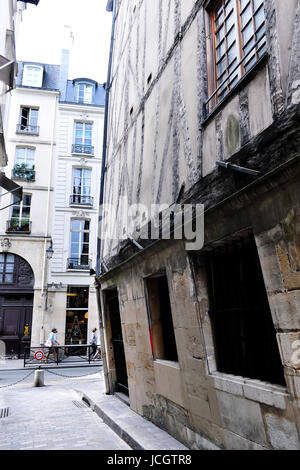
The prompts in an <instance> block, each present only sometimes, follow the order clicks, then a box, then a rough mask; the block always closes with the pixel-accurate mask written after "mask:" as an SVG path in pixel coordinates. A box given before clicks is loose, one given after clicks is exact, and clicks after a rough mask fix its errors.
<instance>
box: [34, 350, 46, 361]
mask: <svg viewBox="0 0 300 470" xmlns="http://www.w3.org/2000/svg"><path fill="white" fill-rule="evenodd" d="M34 358H35V359H36V360H37V361H41V360H42V359H43V358H44V353H43V351H37V352H36V353H35V355H34Z"/></svg>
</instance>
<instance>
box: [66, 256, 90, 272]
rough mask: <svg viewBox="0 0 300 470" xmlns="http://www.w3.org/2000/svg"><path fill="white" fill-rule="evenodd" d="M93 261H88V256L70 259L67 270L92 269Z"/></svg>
mask: <svg viewBox="0 0 300 470" xmlns="http://www.w3.org/2000/svg"><path fill="white" fill-rule="evenodd" d="M91 265H92V260H90V259H88V255H81V256H80V257H79V258H68V260H67V269H76V270H79V271H80V270H85V271H88V270H89V269H90V268H91Z"/></svg>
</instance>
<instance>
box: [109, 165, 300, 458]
mask: <svg viewBox="0 0 300 470" xmlns="http://www.w3.org/2000/svg"><path fill="white" fill-rule="evenodd" d="M299 181H300V165H299V163H298V162H296V163H294V164H293V165H292V166H290V167H287V169H286V171H285V172H280V174H274V175H273V176H272V177H269V178H266V179H265V180H264V181H262V182H261V183H260V184H257V186H256V187H254V188H252V189H251V190H250V189H249V190H248V191H245V192H244V193H242V194H240V196H239V197H237V198H233V199H232V200H230V201H227V203H226V204H224V205H223V206H222V207H220V208H218V209H216V210H215V211H214V213H210V214H208V216H207V223H206V246H205V248H204V249H205V250H206V249H207V248H208V249H210V248H211V247H213V246H214V245H215V244H219V243H220V242H221V241H222V240H226V239H232V238H233V237H234V235H233V234H234V233H235V234H237V233H239V232H241V231H243V230H245V229H248V230H249V227H252V230H253V232H254V234H255V239H256V244H257V248H258V253H259V258H260V262H261V266H262V271H263V275H264V279H265V284H266V289H267V293H268V297H269V301H270V306H271V312H272V317H273V323H274V326H275V328H276V332H277V339H278V345H279V351H280V355H281V360H282V364H283V367H284V372H285V378H286V385H287V386H286V387H282V386H277V385H271V384H269V383H265V382H262V381H260V380H252V379H247V378H244V377H237V376H233V375H229V374H223V373H220V372H218V371H217V367H216V361H215V348H214V341H213V335H212V327H211V323H210V318H209V315H208V308H209V301H208V294H207V281H206V272H205V266H204V263H203V262H202V261H201V259H202V258H201V252H200V253H197V254H192V255H187V253H186V252H185V250H184V245H183V244H182V243H181V242H177V243H176V242H175V241H173V242H169V243H168V242H161V243H159V244H158V245H156V246H155V247H153V248H150V249H149V250H146V251H145V252H144V253H143V254H140V255H138V256H137V257H136V258H135V260H132V262H131V263H130V264H128V265H126V264H125V265H123V267H120V268H117V269H115V270H114V271H113V272H112V273H110V274H107V275H106V276H104V277H103V279H102V281H101V283H102V289H104V290H105V289H106V288H109V287H111V286H114V287H117V288H118V293H119V301H120V307H121V321H122V330H123V339H124V345H125V355H126V363H127V372H128V381H129V396H130V403H131V407H132V408H133V409H134V410H135V411H136V412H138V413H140V414H141V415H143V416H145V417H147V418H148V419H150V420H151V421H153V422H154V423H156V424H157V425H158V426H160V427H162V428H164V429H166V430H167V431H168V432H170V433H171V434H172V435H174V437H176V438H177V439H179V440H181V441H182V442H184V443H185V444H186V445H188V446H189V447H191V448H195V449H202V448H205V449H208V448H225V449H300V439H299V435H300V408H299V399H300V395H299V394H300V372H299V370H298V369H297V366H295V364H294V363H293V361H292V354H293V352H294V351H293V348H292V344H293V342H294V341H297V340H300V320H299V307H298V304H299V299H298V297H299V296H298V294H299V292H300V290H299V287H300V282H299V273H298V266H299V250H300V241H299V236H297V233H298V231H297V228H298V225H299V223H300V218H299V214H300V191H299ZM283 200H284V201H285V203H281V202H280V201H283ZM162 270H166V273H167V277H168V283H169V290H170V299H171V307H172V316H173V323H174V331H175V337H176V344H177V350H178V364H176V363H171V362H169V361H164V360H156V361H153V358H152V352H151V345H150V338H149V329H148V328H149V327H148V319H147V302H146V298H145V285H144V279H145V278H146V277H147V276H149V275H150V274H155V273H157V272H161V271H162ZM254 295H255V294H254ZM257 327H258V328H259V325H258V326H257ZM106 333H107V340H108V341H107V342H108V344H110V338H109V334H110V332H109V326H108V330H107V331H106Z"/></svg>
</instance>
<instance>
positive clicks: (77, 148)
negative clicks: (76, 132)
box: [72, 144, 94, 155]
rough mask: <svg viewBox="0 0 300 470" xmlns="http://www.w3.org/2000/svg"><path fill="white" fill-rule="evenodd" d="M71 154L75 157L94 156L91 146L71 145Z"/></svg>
mask: <svg viewBox="0 0 300 470" xmlns="http://www.w3.org/2000/svg"><path fill="white" fill-rule="evenodd" d="M72 153H73V154H77V155H94V147H93V146H92V145H82V144H73V145H72Z"/></svg>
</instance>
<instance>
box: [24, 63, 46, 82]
mask: <svg viewBox="0 0 300 470" xmlns="http://www.w3.org/2000/svg"><path fill="white" fill-rule="evenodd" d="M43 72H44V69H43V67H41V66H39V65H24V70H23V82H22V85H23V86H32V87H36V88H41V87H42V84H43Z"/></svg>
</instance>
